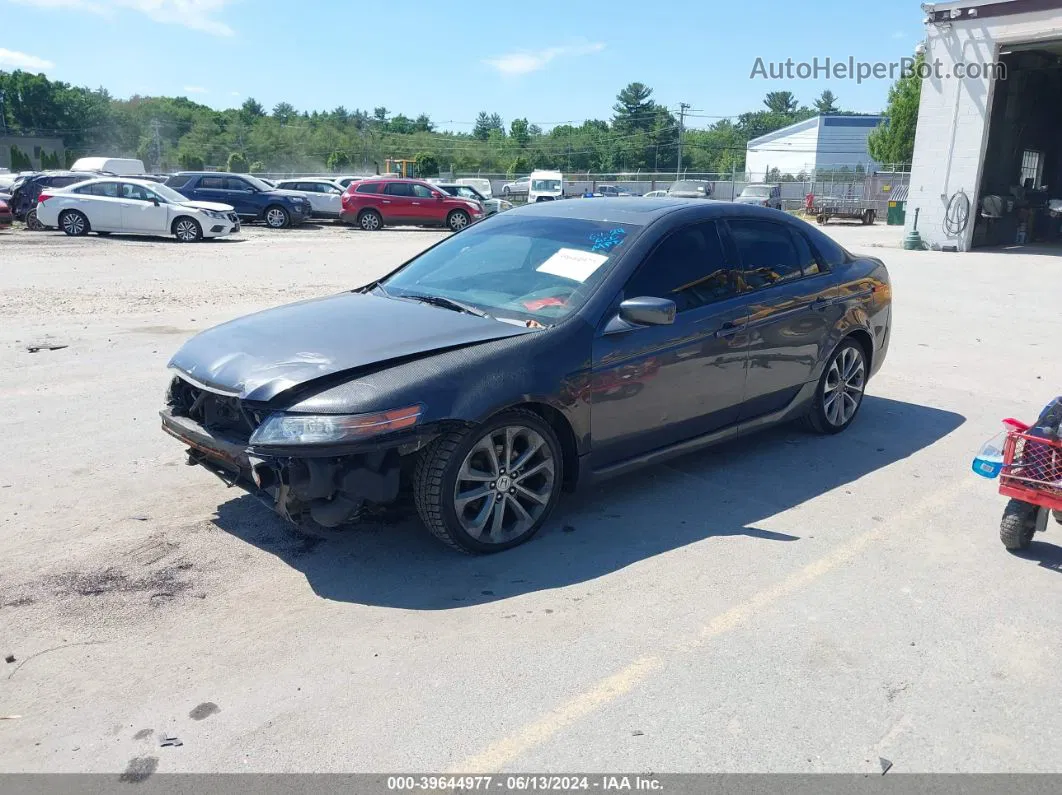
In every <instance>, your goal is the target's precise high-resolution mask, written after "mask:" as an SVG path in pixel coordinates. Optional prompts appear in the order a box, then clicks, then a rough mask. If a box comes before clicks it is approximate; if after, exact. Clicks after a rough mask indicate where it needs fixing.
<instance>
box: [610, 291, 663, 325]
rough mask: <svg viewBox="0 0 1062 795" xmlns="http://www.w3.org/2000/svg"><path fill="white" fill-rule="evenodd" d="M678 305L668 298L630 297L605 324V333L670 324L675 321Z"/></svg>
mask: <svg viewBox="0 0 1062 795" xmlns="http://www.w3.org/2000/svg"><path fill="white" fill-rule="evenodd" d="M676 311H677V307H676V306H675V302H674V301H669V300H668V299H666V298H652V297H649V296H641V297H639V298H628V299H627V300H626V301H624V302H623V303H622V304H620V305H619V312H618V313H617V314H616V315H615V316H613V318H612V320H610V321H609V322H608V325H606V326H605V329H604V333H605V334H621V333H623V332H625V331H633V330H634V329H636V328H638V327H639V326H669V325H671V324H672V323H674V322H675V312H676Z"/></svg>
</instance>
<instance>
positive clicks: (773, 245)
mask: <svg viewBox="0 0 1062 795" xmlns="http://www.w3.org/2000/svg"><path fill="white" fill-rule="evenodd" d="M727 225H728V226H729V227H730V234H731V236H732V237H733V238H734V243H735V245H736V246H737V251H738V258H739V261H740V263H741V264H740V265H739V266H738V269H737V277H738V288H739V289H740V290H741V291H742V292H748V291H751V290H759V289H762V288H764V287H770V286H772V285H775V284H782V283H784V282H787V281H791V280H793V279H799V278H800V276H801V270H800V258H799V257H798V256H797V251H796V247H795V246H794V245H793V240H792V238H791V237H790V236H789V230H788V229H786V228H785V227H784V226H782V225H781V224H776V223H772V222H771V221H759V220H743V221H739V220H734V221H727Z"/></svg>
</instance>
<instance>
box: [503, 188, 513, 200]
mask: <svg viewBox="0 0 1062 795" xmlns="http://www.w3.org/2000/svg"><path fill="white" fill-rule="evenodd" d="M510 195H512V191H511V190H509V186H508V185H503V186H502V196H504V197H505V198H509V196H510Z"/></svg>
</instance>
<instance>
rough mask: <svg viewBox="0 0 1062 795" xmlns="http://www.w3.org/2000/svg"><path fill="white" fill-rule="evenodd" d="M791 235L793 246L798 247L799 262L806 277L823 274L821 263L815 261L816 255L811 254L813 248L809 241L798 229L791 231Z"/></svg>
mask: <svg viewBox="0 0 1062 795" xmlns="http://www.w3.org/2000/svg"><path fill="white" fill-rule="evenodd" d="M789 234H790V236H791V237H792V238H793V245H795V246H796V251H797V261H798V262H799V263H800V270H801V272H802V273H803V274H804V275H805V276H812V275H814V274H816V273H821V272H822V269H821V268H820V267H819V261H818V260H817V259H815V255H814V254H812V253H811V246H810V245H808V239H807V238H806V237H804V236H803V235H802V234H800V232H799V231H798V230H796V229H790V230H789Z"/></svg>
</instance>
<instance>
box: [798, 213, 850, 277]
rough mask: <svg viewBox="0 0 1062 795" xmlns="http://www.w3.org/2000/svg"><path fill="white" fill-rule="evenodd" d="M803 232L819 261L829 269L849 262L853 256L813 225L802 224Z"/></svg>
mask: <svg viewBox="0 0 1062 795" xmlns="http://www.w3.org/2000/svg"><path fill="white" fill-rule="evenodd" d="M800 229H801V231H802V232H803V233H804V236H805V237H807V238H808V241H809V242H810V243H811V248H812V250H813V251H814V252H815V253H816V254H818V258H819V260H821V261H822V262H824V263H826V266H827V267H829V268H835V267H837V266H839V265H844V264H845V263H846V262H849V261H850V260H851V259H852V257H851V255H850V254H849V253H848V252H847V251H845V250H844V249H843V248H841V247H840V246H839V245H837V243H835V242H834V240H833V238H831V237H829V236H828V235H825V234H823V233H822V232H820V231H819V230H818V229H816V228H815V227H813V226H812V225H811V224H808V223H804V222H801V225H800Z"/></svg>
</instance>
